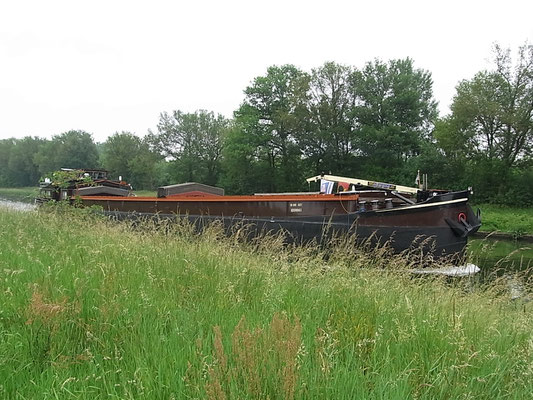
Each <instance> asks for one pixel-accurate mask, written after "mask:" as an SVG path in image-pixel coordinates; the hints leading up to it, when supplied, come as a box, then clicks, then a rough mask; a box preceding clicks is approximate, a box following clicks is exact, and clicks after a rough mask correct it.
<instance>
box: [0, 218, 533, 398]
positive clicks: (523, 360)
mask: <svg viewBox="0 0 533 400" xmlns="http://www.w3.org/2000/svg"><path fill="white" fill-rule="evenodd" d="M0 226H1V227H2V229H0V243H1V246H0V305H1V307H0V398H6V399H30V398H61V399H68V398H76V399H104V398H106V399H109V398H117V399H119V398H120V399H130V398H131V399H154V398H157V399H159V398H160V399H182V398H213V399H234V398H270V399H278V398H280V399H308V398H316V399H323V398H335V399H342V398H346V399H354V398H360V399H363V398H369V399H370V398H387V399H389V398H402V399H404V398H417V399H418V398H420V399H436V398H437V399H440V398H476V399H485V398H486V399H495V398H516V399H518V398H531V396H532V395H533V383H532V382H533V379H532V378H533V368H532V365H533V363H532V361H533V360H532V355H533V340H532V333H531V332H533V329H532V328H533V320H532V312H531V304H530V303H526V302H522V301H520V300H518V301H511V300H510V299H509V296H508V293H507V292H506V290H505V286H502V285H503V284H502V285H500V286H498V285H496V284H495V285H489V286H478V285H475V284H474V283H473V282H472V281H470V280H468V279H467V280H462V281H452V282H450V281H449V280H446V279H441V278H429V279H426V278H424V279H420V278H416V279H415V278H413V277H411V276H410V275H409V273H407V272H406V270H407V269H408V268H411V267H412V264H413V262H412V261H411V260H410V259H409V258H408V257H407V256H405V255H404V256H392V255H391V254H390V253H389V252H388V251H386V249H385V250H384V249H382V248H380V249H367V250H365V251H363V250H361V249H360V248H356V247H353V246H351V245H350V242H349V241H346V240H345V241H344V242H343V241H342V240H340V239H339V240H338V241H337V245H338V246H337V248H334V249H333V250H325V249H322V248H318V247H317V246H314V247H313V246H308V247H291V246H284V245H283V244H282V241H281V239H280V237H279V236H268V235H266V236H264V237H263V238H262V239H261V240H248V241H246V240H242V236H246V235H243V234H242V232H236V236H238V235H241V239H240V240H238V239H236V238H235V237H230V238H227V237H225V236H224V235H223V231H222V229H221V227H220V226H217V225H214V226H212V227H209V228H208V229H207V230H206V231H205V232H204V233H203V234H198V233H196V232H195V231H194V229H192V228H191V227H190V226H188V225H187V224H184V223H171V222H162V221H161V222H160V223H159V224H155V223H153V222H150V221H146V222H144V223H136V224H133V223H127V222H125V223H117V222H111V221H108V220H105V219H101V218H98V217H96V216H94V215H92V214H88V213H83V212H79V211H78V212H74V213H72V212H69V211H67V210H59V211H49V212H40V213H37V212H31V213H20V212H13V211H7V210H0Z"/></svg>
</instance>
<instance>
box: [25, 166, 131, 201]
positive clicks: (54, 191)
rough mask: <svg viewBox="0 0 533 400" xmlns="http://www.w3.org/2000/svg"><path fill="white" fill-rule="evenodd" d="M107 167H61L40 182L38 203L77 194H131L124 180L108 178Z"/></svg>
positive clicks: (66, 198) (129, 187)
mask: <svg viewBox="0 0 533 400" xmlns="http://www.w3.org/2000/svg"><path fill="white" fill-rule="evenodd" d="M108 174H109V171H107V170H105V169H72V168H61V170H59V171H55V172H53V173H51V174H50V175H49V176H47V177H45V178H44V179H43V180H42V181H41V182H39V194H40V195H39V197H37V198H36V199H35V201H36V203H44V202H47V201H51V200H54V201H60V200H69V201H70V200H71V199H72V198H73V197H75V196H82V195H83V196H119V197H125V196H130V195H131V190H132V187H131V185H129V184H128V183H126V182H124V181H122V177H120V178H119V179H118V180H111V179H108Z"/></svg>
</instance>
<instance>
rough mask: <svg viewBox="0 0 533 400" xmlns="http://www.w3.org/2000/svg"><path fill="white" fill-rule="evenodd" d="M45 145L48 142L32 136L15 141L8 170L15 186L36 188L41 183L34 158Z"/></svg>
mask: <svg viewBox="0 0 533 400" xmlns="http://www.w3.org/2000/svg"><path fill="white" fill-rule="evenodd" d="M45 143H46V140H44V139H40V138H38V137H31V136H27V137H24V138H22V139H19V140H14V141H13V147H12V148H11V152H10V154H9V162H8V170H9V175H10V177H11V181H12V183H13V184H14V185H15V186H34V185H36V184H37V183H38V182H39V178H40V173H39V168H38V166H37V164H36V163H35V161H34V158H35V155H36V154H37V153H38V152H39V149H40V148H41V146H43V145H44V144H45Z"/></svg>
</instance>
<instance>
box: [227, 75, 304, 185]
mask: <svg viewBox="0 0 533 400" xmlns="http://www.w3.org/2000/svg"><path fill="white" fill-rule="evenodd" d="M308 88H309V76H308V75H307V74H305V73H303V72H302V71H300V70H299V69H297V68H296V67H295V66H293V65H284V66H281V67H278V66H272V67H270V68H268V70H267V74H266V75H265V76H259V77H257V78H255V79H254V81H253V83H252V85H251V86H249V87H247V88H246V89H245V91H244V93H245V95H246V97H245V100H244V102H243V104H242V105H241V107H240V108H239V110H238V111H236V112H235V119H236V125H235V128H236V129H238V130H234V131H233V133H232V135H231V136H230V137H229V138H228V139H229V142H228V150H229V151H226V153H225V154H226V159H230V158H233V157H241V160H240V161H238V162H232V163H226V168H225V173H226V176H225V179H226V181H231V180H233V179H238V178H239V176H241V174H243V171H242V170H239V169H234V167H236V166H239V168H242V167H243V165H244V164H245V163H246V162H248V165H247V168H248V169H249V171H247V173H249V174H250V175H251V176H253V177H255V179H260V180H259V181H257V182H255V183H254V184H253V185H251V186H250V185H248V186H247V187H248V188H253V189H254V191H255V190H258V191H265V190H268V191H284V190H294V189H296V188H298V187H299V185H300V183H299V182H300V181H301V179H300V178H301V176H300V175H301V174H302V172H301V168H300V162H301V151H300V149H299V147H298V145H297V143H298V141H299V138H300V137H301V135H303V134H304V133H305V132H306V129H305V128H306V123H307V122H306V118H305V117H306V116H307V111H306V100H307V92H308ZM235 149H237V150H238V151H236V152H232V150H235ZM243 150H247V151H248V152H247V153H245V152H243ZM245 161H246V162H245ZM251 170H253V171H251ZM235 189H236V190H237V191H241V190H243V189H244V187H240V188H235Z"/></svg>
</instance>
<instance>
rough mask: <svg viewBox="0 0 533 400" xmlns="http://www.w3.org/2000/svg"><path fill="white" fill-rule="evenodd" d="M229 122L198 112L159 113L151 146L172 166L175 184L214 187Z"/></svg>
mask: <svg viewBox="0 0 533 400" xmlns="http://www.w3.org/2000/svg"><path fill="white" fill-rule="evenodd" d="M228 126H229V121H228V120H227V119H226V118H224V117H223V116H222V115H220V114H219V115H217V116H215V114H214V113H213V112H208V111H205V110H199V111H196V112H195V113H184V112H182V111H179V110H178V111H174V112H173V113H172V114H168V113H166V112H164V113H162V114H161V116H160V118H159V123H158V125H157V130H158V133H157V134H151V136H150V137H151V139H150V140H151V142H152V144H153V145H154V147H155V148H156V149H158V151H160V152H161V153H162V154H163V155H164V156H165V157H168V158H170V159H171V160H172V161H173V164H174V165H175V169H174V178H175V179H177V180H178V181H181V182H183V181H189V182H191V181H198V182H201V183H205V184H210V185H214V184H216V183H217V181H218V177H219V174H220V157H221V154H222V144H223V136H224V134H225V132H226V130H227V128H228Z"/></svg>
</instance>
